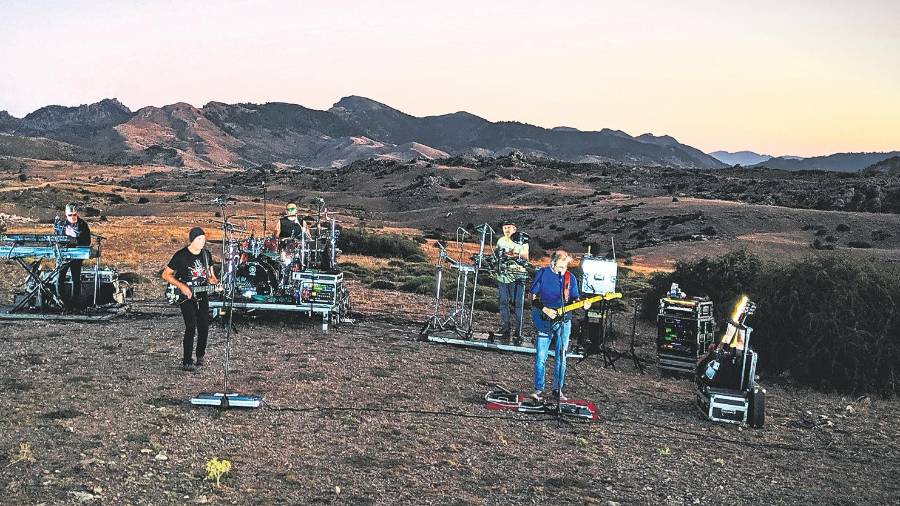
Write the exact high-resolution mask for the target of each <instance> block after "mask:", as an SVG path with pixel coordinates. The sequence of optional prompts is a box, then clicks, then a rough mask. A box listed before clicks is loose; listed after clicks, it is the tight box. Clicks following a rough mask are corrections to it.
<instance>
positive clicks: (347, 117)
mask: <svg viewBox="0 0 900 506" xmlns="http://www.w3.org/2000/svg"><path fill="white" fill-rule="evenodd" d="M0 133H4V134H9V135H12V136H17V137H22V138H32V139H38V138H47V139H51V140H54V141H60V142H63V143H66V144H67V145H71V146H77V147H78V148H81V149H83V150H84V151H83V152H79V154H78V155H77V156H78V157H83V156H88V155H85V153H88V154H90V153H94V154H97V156H100V157H103V158H104V159H122V160H152V161H154V163H167V164H176V165H188V166H198V167H249V166H254V165H258V164H262V163H273V162H280V163H286V164H292V165H301V166H310V167H328V166H340V165H343V164H346V163H350V162H353V161H355V160H359V159H364V158H389V159H398V160H411V159H414V158H426V159H431V158H440V157H445V156H448V155H474V156H502V155H506V154H509V153H512V152H522V153H524V154H527V155H532V156H540V157H547V158H553V159H558V160H564V161H573V162H604V161H611V162H618V163H625V164H629V165H646V166H654V165H657V166H672V167H679V168H693V169H716V168H722V167H726V166H730V165H734V164H740V165H744V166H766V167H771V168H783V169H788V170H802V169H824V170H840V171H850V170H853V171H855V170H860V169H862V168H865V167H868V166H869V165H872V164H873V163H876V162H878V161H880V160H883V159H885V158H888V157H890V156H892V155H893V154H896V152H894V153H884V154H880V153H847V154H836V155H831V156H830V157H816V158H811V159H796V158H795V157H778V158H771V159H765V160H762V158H764V157H767V156H768V155H759V154H757V153H753V152H750V151H748V152H738V153H727V152H721V151H717V152H714V153H711V154H706V153H703V152H702V151H700V150H698V149H696V148H693V147H691V146H688V145H686V144H682V143H680V142H678V140H676V139H675V138H674V137H672V136H670V135H658V136H657V135H653V134H650V133H645V134H642V135H639V136H636V137H632V136H631V135H629V134H627V133H625V132H623V131H621V130H614V129H609V128H604V129H602V130H600V131H583V130H578V129H576V128H571V127H564V126H561V127H555V128H551V129H547V128H542V127H538V126H535V125H529V124H527V123H521V122H516V121H499V122H492V121H488V120H486V119H484V118H481V117H479V116H476V115H474V114H471V113H469V112H465V111H459V112H455V113H450V114H443V115H438V116H424V117H417V116H412V115H410V114H407V113H404V112H402V111H400V110H398V109H395V108H392V107H390V106H388V105H386V104H383V103H380V102H377V101H375V100H372V99H369V98H365V97H360V96H348V97H344V98H341V99H340V100H339V101H337V102H336V103H335V104H334V105H333V106H332V107H331V108H330V109H328V110H327V111H320V110H315V109H309V108H306V107H303V106H301V105H297V104H289V103H282V102H269V103H265V104H251V103H238V104H225V103H222V102H209V103H208V104H206V105H204V106H203V107H201V108H197V107H194V106H192V105H190V104H186V103H176V104H170V105H166V106H163V107H144V108H142V109H139V110H137V111H131V110H130V109H129V108H128V107H126V106H125V105H124V104H122V103H121V102H119V101H118V100H116V99H104V100H101V101H99V102H97V103H94V104H86V105H80V106H77V107H64V106H57V105H51V106H46V107H41V108H40V109H38V110H36V111H34V112H32V113H29V114H27V115H26V116H25V117H23V118H16V117H14V116H11V115H10V114H8V113H7V112H6V111H0ZM37 146H41V147H40V149H38V148H37ZM16 149H19V150H20V151H22V152H23V153H24V152H32V153H33V152H36V150H37V151H39V152H48V150H49V152H53V150H51V149H50V147H49V145H47V144H41V143H40V142H39V141H27V142H18V143H17V142H6V150H7V152H6V155H7V156H15V150H16ZM54 149H57V148H54ZM60 149H61V148H60ZM57 150H58V149H57ZM63 151H64V152H67V153H68V152H69V151H71V149H70V148H65V149H63ZM711 155H712V156H711ZM20 156H24V155H20ZM72 156H75V155H72ZM729 156H731V157H730V158H729ZM753 156H756V157H759V158H760V160H759V161H758V162H756V163H752V162H753V159H752V158H748V157H753Z"/></svg>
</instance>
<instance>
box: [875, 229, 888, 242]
mask: <svg viewBox="0 0 900 506" xmlns="http://www.w3.org/2000/svg"><path fill="white" fill-rule="evenodd" d="M891 236H892V234H891V233H890V232H885V231H884V230H873V231H872V240H873V241H883V240H885V239H887V238H888V237H891Z"/></svg>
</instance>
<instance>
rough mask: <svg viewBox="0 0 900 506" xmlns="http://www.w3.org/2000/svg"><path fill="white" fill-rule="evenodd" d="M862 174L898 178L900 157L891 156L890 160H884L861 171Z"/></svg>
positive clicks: (899, 174)
mask: <svg viewBox="0 0 900 506" xmlns="http://www.w3.org/2000/svg"><path fill="white" fill-rule="evenodd" d="M863 173H864V174H887V175H891V176H900V156H892V157H890V158H885V159H884V160H881V161H880V162H878V163H873V164H872V165H870V166H868V167H866V168H865V169H863Z"/></svg>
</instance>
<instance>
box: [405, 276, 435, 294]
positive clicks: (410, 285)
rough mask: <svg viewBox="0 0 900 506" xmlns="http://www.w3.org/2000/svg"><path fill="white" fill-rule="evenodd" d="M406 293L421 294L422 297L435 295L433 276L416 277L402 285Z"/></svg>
mask: <svg viewBox="0 0 900 506" xmlns="http://www.w3.org/2000/svg"><path fill="white" fill-rule="evenodd" d="M400 289H401V290H403V291H404V292H412V293H419V294H422V295H430V294H434V277H433V276H416V277H414V278H412V279H409V280H407V281H405V282H404V283H403V284H401V285H400Z"/></svg>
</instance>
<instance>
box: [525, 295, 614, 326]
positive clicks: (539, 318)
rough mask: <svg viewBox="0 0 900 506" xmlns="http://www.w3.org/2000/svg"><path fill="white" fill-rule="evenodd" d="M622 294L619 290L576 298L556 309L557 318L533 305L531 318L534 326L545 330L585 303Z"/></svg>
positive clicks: (609, 298) (610, 298) (611, 298)
mask: <svg viewBox="0 0 900 506" xmlns="http://www.w3.org/2000/svg"><path fill="white" fill-rule="evenodd" d="M621 298H622V294H621V293H619V292H610V293H607V294H603V295H594V296H593V297H588V298H586V299H580V300H576V301H574V302H570V303H568V304H566V305H565V306H563V307H561V308H557V309H556V318H550V317H549V316H547V315H546V314H545V313H544V312H543V311H542V310H541V308H537V307H533V308H531V320H532V321H533V323H534V327H535V328H536V329H537V330H538V331H539V332H543V331H545V329H549V328H550V327H552V326H553V325H554V324H556V323H558V322H561V321H563V318H564V317H565V315H566V313H569V312H571V311H574V310H576V309H581V308H582V307H584V305H585V304H588V303H590V304H593V303H594V302H600V301H601V300H613V299H621Z"/></svg>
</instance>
